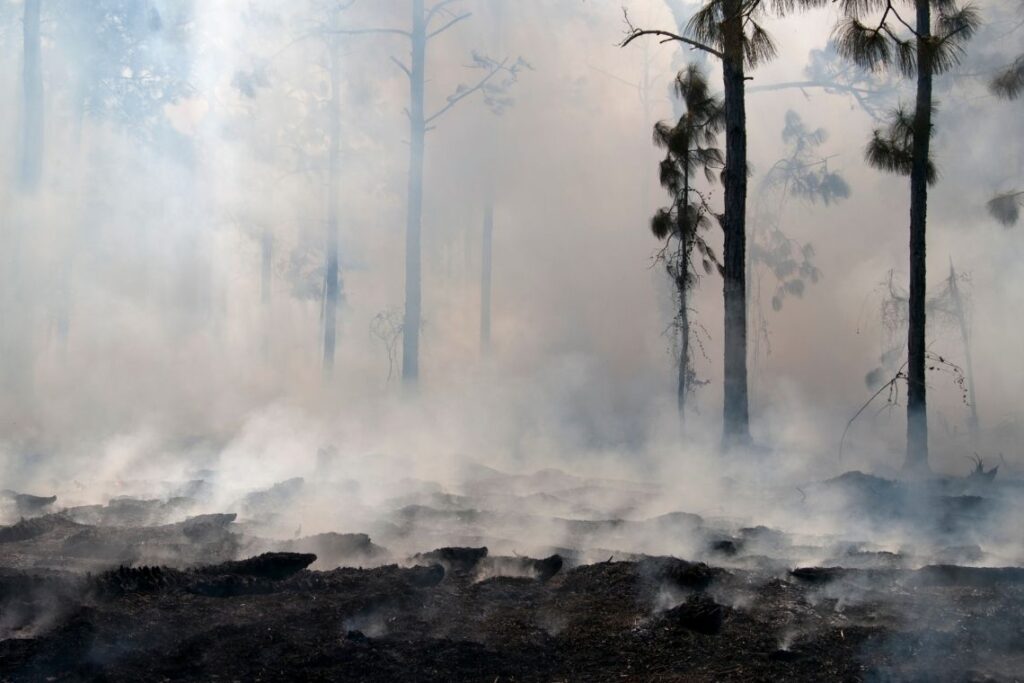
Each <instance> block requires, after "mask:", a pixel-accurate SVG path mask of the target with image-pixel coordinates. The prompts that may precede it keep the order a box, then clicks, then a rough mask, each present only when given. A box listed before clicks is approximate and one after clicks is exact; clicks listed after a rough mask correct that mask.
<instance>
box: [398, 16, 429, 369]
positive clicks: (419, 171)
mask: <svg viewBox="0 0 1024 683" xmlns="http://www.w3.org/2000/svg"><path fill="white" fill-rule="evenodd" d="M412 5H413V11H412V64H411V68H410V70H409V71H410V76H409V190H408V206H407V209H406V223H405V318H404V320H403V322H402V381H403V382H405V383H406V385H415V384H416V383H417V382H418V381H419V376H420V326H421V324H422V313H421V304H422V292H421V291H420V280H421V260H422V247H421V243H420V237H421V228H422V220H423V152H424V151H423V147H424V138H425V136H426V123H425V121H424V112H423V91H424V79H425V69H426V51H427V33H426V23H425V19H426V17H425V16H424V13H423V0H413V3H412Z"/></svg>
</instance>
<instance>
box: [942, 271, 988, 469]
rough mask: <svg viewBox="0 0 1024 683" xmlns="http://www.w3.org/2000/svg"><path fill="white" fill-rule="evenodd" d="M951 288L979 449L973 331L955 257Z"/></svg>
mask: <svg viewBox="0 0 1024 683" xmlns="http://www.w3.org/2000/svg"><path fill="white" fill-rule="evenodd" d="M949 290H950V292H951V293H952V295H953V307H954V310H955V312H956V318H957V321H958V322H959V323H960V337H961V339H962V340H963V345H964V370H966V371H967V396H968V398H969V401H970V409H971V416H970V419H969V420H968V423H967V428H968V430H969V431H970V435H971V447H972V448H973V449H974V450H975V451H976V450H978V443H979V441H980V439H981V422H980V421H979V420H978V398H977V395H976V394H975V393H974V362H973V359H972V354H971V331H970V328H969V327H968V325H967V313H966V312H965V311H964V302H963V299H962V298H961V296H960V283H959V282H958V281H957V275H956V270H954V268H953V259H950V260H949Z"/></svg>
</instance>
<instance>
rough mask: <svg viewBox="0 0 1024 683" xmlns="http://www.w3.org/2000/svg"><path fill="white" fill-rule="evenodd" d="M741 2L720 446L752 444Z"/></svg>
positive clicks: (734, 31)
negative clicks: (749, 400) (748, 364)
mask: <svg viewBox="0 0 1024 683" xmlns="http://www.w3.org/2000/svg"><path fill="white" fill-rule="evenodd" d="M740 4H741V0H725V4H724V5H723V14H724V16H726V17H727V19H726V20H725V21H724V22H723V23H722V32H723V38H724V40H723V48H724V49H723V51H724V53H725V58H724V59H723V60H722V74H723V78H724V81H725V121H726V123H725V179H724V185H725V221H724V222H725V225H724V230H725V244H724V249H723V252H724V253H723V266H724V269H725V273H724V276H723V280H724V292H723V293H724V299H725V330H724V333H725V334H724V345H725V366H724V375H725V377H724V387H723V390H724V409H723V424H722V445H723V447H724V448H725V449H726V450H728V449H730V448H732V447H737V446H739V447H742V446H745V445H747V444H749V443H750V426H749V413H748V404H747V401H748V399H747V304H746V299H747V292H746V249H747V245H746V206H747V121H746V109H745V103H744V92H743V89H744V74H743V19H742V16H741V7H740Z"/></svg>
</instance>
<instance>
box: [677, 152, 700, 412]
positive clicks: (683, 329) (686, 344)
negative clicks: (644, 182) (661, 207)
mask: <svg viewBox="0 0 1024 683" xmlns="http://www.w3.org/2000/svg"><path fill="white" fill-rule="evenodd" d="M689 153H690V150H686V154H689ZM679 210H681V211H682V219H681V221H680V224H681V227H682V229H681V234H680V235H679V238H678V239H679V249H678V251H677V253H676V263H677V264H678V265H677V266H676V274H675V278H676V292H677V294H678V295H679V313H678V319H677V321H676V324H677V325H678V326H679V376H678V378H677V383H676V410H677V411H678V412H679V424H680V426H681V425H682V424H683V423H684V422H685V421H686V393H687V392H688V391H689V389H690V387H689V380H690V313H689V311H688V310H687V308H686V304H687V300H686V299H687V294H688V293H689V291H688V290H689V288H688V287H687V277H688V276H689V265H690V264H689V255H690V248H689V247H690V244H689V242H690V235H691V230H694V229H696V228H695V226H693V227H692V226H690V171H689V167H688V166H685V165H684V168H683V205H682V207H681V208H680V209H679Z"/></svg>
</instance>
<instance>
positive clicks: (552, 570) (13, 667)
mask: <svg viewBox="0 0 1024 683" xmlns="http://www.w3.org/2000/svg"><path fill="white" fill-rule="evenodd" d="M851 480H853V479H852V478H847V479H846V480H843V481H842V482H841V485H842V486H843V487H849V486H850V481H851ZM862 483H864V482H862ZM866 483H867V486H866V487H865V486H861V487H859V488H857V489H856V490H857V492H858V495H860V494H864V495H868V496H871V495H874V492H875V491H876V490H877V489H879V488H882V487H884V486H888V485H887V484H884V485H881V486H879V485H878V483H877V482H875V481H871V480H867V481H866ZM854 486H856V484H854ZM296 487H298V485H297V484H295V483H294V482H292V483H289V485H288V487H286V488H287V489H288V490H287V493H288V495H287V496H276V495H275V496H271V497H269V498H268V497H262V496H256V497H251V498H248V499H247V501H249V503H250V504H252V501H259V505H260V506H261V507H262V508H263V509H261V513H263V512H267V511H268V510H269V511H270V512H275V509H272V508H275V506H278V505H285V506H286V505H289V504H291V503H290V502H289V501H291V500H293V498H294V495H295V493H296ZM299 488H301V487H299ZM281 490H282V489H280V488H279V489H277V491H278V492H280V491H281ZM865 491H866V493H865ZM891 494H892V492H891V491H890V492H889V493H888V494H886V495H888V496H889V497H890V498H891V497H892V496H891ZM509 495H518V493H516V492H513V493H509ZM809 495H813V492H811V493H810V494H809ZM943 495H948V496H960V495H966V494H964V492H956V491H954V492H945V493H943ZM971 495H974V494H971ZM558 498H559V499H558V500H555V501H548V502H550V503H551V504H553V505H557V507H558V510H557V513H558V514H559V515H565V514H568V510H569V508H571V507H572V504H571V502H567V501H566V500H565V499H564V498H562V497H558ZM989 498H993V499H997V498H998V496H989ZM276 499H280V500H276ZM531 500H533V501H536V500H538V497H537V496H533V497H532V498H531ZM431 501H433V502H436V503H437V505H430V504H429V503H430V502H431ZM471 502H472V498H471V497H458V496H449V495H447V494H445V495H444V496H441V495H436V494H428V495H427V496H426V497H425V499H424V498H423V497H421V499H420V500H419V502H417V503H413V502H410V501H409V500H401V501H395V504H396V506H397V507H396V508H395V513H394V514H393V515H392V516H391V517H390V521H388V522H387V523H386V524H382V525H381V526H380V527H379V529H380V530H384V531H386V532H387V533H389V534H390V535H389V536H385V537H384V538H385V540H386V541H387V542H386V543H382V544H381V545H377V542H376V540H371V536H367V535H360V534H317V535H314V536H309V537H300V538H297V539H287V540H277V541H275V540H273V539H270V538H267V537H261V536H253V535H251V534H250V533H249V532H251V531H252V530H253V528H254V527H253V525H251V524H246V523H245V522H246V520H245V519H236V517H235V516H234V515H232V514H225V515H203V516H196V517H193V518H190V519H188V520H182V521H175V522H170V521H168V520H167V519H164V518H161V519H158V520H150V521H155V522H159V523H156V524H153V525H150V526H144V525H132V524H127V523H126V521H127V520H124V519H121V518H114V517H113V515H114V514H115V513H108V512H107V511H104V510H103V509H102V507H103V506H100V507H99V508H96V509H94V510H93V512H94V513H95V514H96V517H95V518H94V519H95V520H103V519H108V520H109V521H110V522H113V524H111V525H103V524H89V523H85V522H84V521H81V520H80V521H75V520H74V519H72V516H73V515H69V514H67V513H66V512H58V513H50V514H46V515H42V516H39V517H35V518H31V519H25V520H23V521H19V522H16V523H15V524H13V525H9V526H7V527H4V528H2V529H0V551H2V553H0V555H2V557H3V560H2V562H0V565H2V569H0V629H2V633H0V637H2V638H3V640H0V680H10V681H37V680H67V681H79V680H82V681H84V680H112V681H115V680H116V681H129V680H131V681H134V680H197V679H198V680H325V681H326V680H437V681H448V680H479V681H495V680H538V681H553V680H573V681H578V680H594V681H597V680H601V681H604V680H613V679H624V680H679V681H690V680H763V681H776V680H807V681H821V680H869V681H885V680H978V681H982V680H1007V681H1009V680H1015V678H1016V677H1017V676H1018V675H1019V672H1020V671H1022V670H1024V570H1021V569H1019V568H1016V567H993V566H989V567H986V566H965V565H967V564H973V565H981V564H983V563H982V562H979V561H978V560H979V558H982V559H983V558H986V557H990V556H991V554H990V553H989V552H988V545H987V543H986V542H985V537H984V536H982V535H978V534H975V535H972V536H971V538H972V539H974V540H979V541H980V543H979V544H977V546H973V545H966V546H965V545H964V544H963V543H962V541H963V538H961V537H960V535H953V536H947V535H943V534H948V533H951V532H950V531H949V529H950V528H953V527H956V528H957V529H959V528H960V527H961V526H962V524H959V523H958V524H956V525H953V527H950V526H949V525H940V526H944V528H938V527H936V525H935V524H933V523H932V521H931V520H930V521H929V530H930V532H933V533H934V534H939V535H937V536H932V537H931V538H930V542H931V543H932V546H933V547H935V548H940V549H942V550H944V551H945V552H946V553H947V554H948V555H949V556H950V557H958V558H961V559H963V558H968V560H969V561H965V562H964V563H962V564H958V563H956V562H946V563H939V562H929V561H928V559H929V558H930V557H934V556H937V555H939V554H941V553H937V552H936V553H931V555H926V554H924V552H923V551H922V550H920V549H911V548H905V549H903V550H895V551H894V550H884V549H878V548H875V547H872V546H870V545H867V544H863V543H854V542H849V541H842V540H836V539H818V541H819V542H820V546H818V547H817V548H816V549H815V548H812V546H813V544H812V543H811V540H809V539H808V538H806V537H798V536H794V535H792V534H789V533H786V532H784V531H782V530H779V529H772V528H767V527H758V526H740V525H734V526H731V527H730V526H729V525H727V524H723V523H721V522H720V521H712V520H706V519H703V518H701V517H698V516H696V515H683V514H675V515H659V516H655V517H651V518H647V519H625V518H622V519H606V520H601V519H571V518H569V517H563V516H551V517H548V518H547V519H546V520H545V524H547V525H549V526H554V527H558V528H560V530H561V533H562V536H561V538H562V541H563V543H564V545H565V546H567V547H563V548H561V549H555V550H560V552H556V551H553V552H552V553H551V554H550V555H548V556H546V557H543V558H541V557H539V556H538V557H537V558H534V557H528V556H525V555H521V554H515V553H511V552H506V550H505V548H503V547H502V545H501V543H502V536H503V534H505V532H507V531H508V527H509V524H510V522H509V520H508V518H507V517H504V516H503V514H502V513H501V512H498V511H495V510H481V509H474V508H468V507H467V505H469V504H471ZM414 504H415V505H419V506H420V507H419V508H417V509H416V510H415V512H414V514H410V511H409V506H410V505H414ZM984 504H985V505H991V504H995V503H994V502H992V501H987V502H985V503H984ZM116 506H117V507H119V508H122V509H123V508H125V507H126V506H125V504H124V501H119V502H118V503H116ZM127 507H128V508H131V509H138V508H137V506H127ZM471 512H472V514H470V513H471ZM540 516H543V515H542V514H541V511H540V510H538V509H537V507H536V506H535V507H534V508H533V509H531V510H530V511H529V512H528V513H523V516H521V517H519V518H517V519H518V521H520V522H521V521H522V519H523V518H525V517H529V518H530V519H532V520H534V521H536V518H537V517H540ZM410 520H415V525H414V526H405V527H403V524H407V525H408V524H410V523H411V522H410ZM482 520H483V521H484V522H487V523H483V524H482ZM546 528H547V527H546ZM652 529H654V530H657V532H658V533H659V534H669V535H671V534H686V535H688V536H687V540H686V543H685V544H684V546H686V547H695V548H699V549H700V550H699V551H697V553H696V555H695V556H694V558H693V559H699V560H703V561H686V560H681V559H677V558H674V557H667V556H649V555H645V554H644V553H642V552H635V551H636V549H637V546H633V547H631V548H629V549H627V550H615V549H612V550H607V551H606V550H604V549H601V550H599V552H601V553H604V552H607V553H608V555H607V556H606V557H605V558H604V559H603V560H600V561H595V560H594V559H593V557H594V555H595V553H596V552H598V550H595V548H605V547H608V546H610V545H613V544H615V543H618V542H622V543H625V542H626V541H627V540H628V539H629V537H630V534H635V535H639V536H646V535H647V534H648V532H650V531H651V530H652ZM419 534H422V535H423V536H424V538H427V539H433V538H435V537H440V536H444V535H445V534H447V535H448V536H449V537H450V538H453V539H455V538H465V537H474V538H478V539H481V540H485V541H489V545H490V547H488V546H485V545H482V544H481V545H473V546H469V545H467V546H465V547H461V546H452V545H448V546H438V547H435V548H433V549H431V548H429V547H424V548H422V549H421V550H420V551H419V552H417V553H405V552H396V551H394V550H388V547H391V545H392V544H397V543H400V542H401V541H403V540H404V541H408V540H409V539H410V538H415V537H416V536H417V535H419ZM643 542H644V543H647V542H648V541H646V540H644V541H643ZM958 543H959V545H958ZM620 547H621V546H620ZM318 549H323V550H324V551H325V552H328V553H332V556H331V558H330V559H329V561H328V562H326V563H325V562H324V561H323V558H318V557H317V550H318ZM812 550H813V551H814V552H816V553H817V555H816V556H817V557H820V558H824V561H822V562H821V563H819V564H818V565H816V566H800V563H798V562H796V563H795V562H794V561H793V560H792V558H798V557H803V556H810V555H813V552H812ZM147 558H156V559H158V560H159V558H172V559H173V561H168V562H160V561H156V562H152V561H147ZM970 558H973V560H970ZM360 565H361V568H360Z"/></svg>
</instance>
